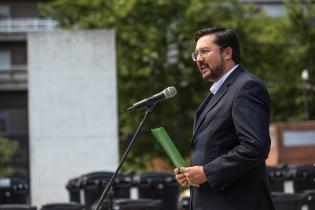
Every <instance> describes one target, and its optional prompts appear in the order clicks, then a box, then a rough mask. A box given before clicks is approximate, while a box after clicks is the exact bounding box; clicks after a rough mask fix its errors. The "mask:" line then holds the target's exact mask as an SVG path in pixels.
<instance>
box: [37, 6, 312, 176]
mask: <svg viewBox="0 0 315 210" xmlns="http://www.w3.org/2000/svg"><path fill="white" fill-rule="evenodd" d="M301 7H303V5H301V4H293V3H292V4H288V6H287V8H288V14H289V15H288V17H269V16H267V15H266V14H265V13H264V12H259V11H257V10H256V9H255V7H254V6H253V5H252V4H244V3H240V2H239V1H237V0H232V1H227V0H224V1H222V0H211V1H210V0H174V1H169V0H106V1H104V0H78V1H70V0H55V1H53V2H52V3H50V4H48V5H46V6H44V7H43V9H42V10H43V14H45V15H47V16H50V17H53V18H55V19H56V20H58V22H59V23H60V25H61V26H62V27H64V28H81V29H86V28H90V29H91V28H114V29H115V30H116V37H117V63H118V93H119V136H120V140H121V142H122V145H125V144H127V143H128V142H129V140H130V138H131V136H132V134H133V132H134V130H135V129H136V126H137V124H138V122H139V121H140V119H141V117H142V115H143V114H144V112H141V111H139V112H133V113H128V112H126V108H127V107H128V106H129V105H131V104H132V103H134V102H136V101H138V100H140V99H143V98H145V97H147V96H150V95H151V94H154V93H156V92H157V91H158V90H162V89H164V88H165V87H167V86H170V85H174V86H175V87H176V88H177V90H178V95H177V96H176V97H175V98H173V99H171V100H167V101H165V102H163V105H160V104H158V105H157V106H156V107H155V110H154V112H153V113H152V115H151V116H150V118H149V120H148V121H147V122H146V125H145V128H144V129H143V132H142V133H141V135H140V138H139V139H138V140H137V142H136V145H135V147H134V148H133V149H132V152H131V154H130V156H129V158H128V163H127V164H125V165H132V167H134V168H136V169H139V170H140V169H143V168H144V167H145V164H144V163H145V162H147V160H150V158H151V156H153V155H161V156H165V154H164V152H163V151H162V149H161V147H160V145H158V143H156V142H155V141H154V139H153V137H152V135H151V134H150V132H149V128H154V127H158V126H165V127H166V129H167V130H168V131H169V133H170V134H171V135H172V136H173V138H174V140H175V143H176V144H177V145H178V146H179V149H180V151H181V152H183V153H184V154H186V155H187V156H189V146H188V145H189V144H190V138H191V132H192V131H191V127H192V123H193V116H194V110H195V109H196V108H197V107H198V105H199V103H200V102H201V100H202V99H203V98H204V97H205V96H206V95H207V90H208V88H209V87H210V85H209V84H208V83H207V82H203V81H202V79H201V75H200V73H199V71H198V69H197V68H196V66H195V63H194V62H193V61H192V60H191V58H190V54H191V52H192V51H193V50H194V45H195V43H194V41H193V38H194V37H193V36H194V33H195V31H197V30H198V29H200V28H203V27H209V26H224V27H228V28H231V29H233V30H235V31H236V32H237V33H238V35H239V37H240V41H241V43H242V53H243V60H242V64H244V66H245V67H246V68H248V70H250V71H251V72H253V73H254V74H257V75H258V76H259V77H261V78H262V79H263V80H264V81H265V82H266V84H267V86H268V89H269V91H270V93H271V97H272V101H273V103H272V105H273V114H272V119H273V120H294V119H301V113H303V110H302V109H301V108H300V105H301V103H300V101H301V99H300V97H299V95H300V89H299V88H298V85H299V83H300V82H301V81H300V80H299V78H300V76H299V75H300V71H301V70H302V69H304V68H308V69H309V70H311V71H312V72H314V69H311V68H314V65H312V64H313V63H312V62H314V61H313V60H312V59H311V55H314V40H315V38H314V36H313V35H311V36H310V34H313V32H314V27H313V28H312V27H311V26H310V24H311V23H310V22H309V18H310V14H314V13H311V12H312V11H311V10H310V9H309V10H307V11H306V14H305V13H302V14H301V10H300V9H299V8H301ZM303 12H304V10H303ZM296 25H298V27H299V29H300V28H303V29H304V31H303V34H300V33H299V31H297V32H296V31H294V29H295V28H296ZM301 30H302V29H301ZM293 31H294V32H293ZM291 34H295V35H294V36H291ZM304 36H308V39H307V42H308V43H309V44H307V45H305V43H304V42H306V40H304ZM306 46H307V47H306ZM304 48H305V49H304ZM301 59H302V60H301ZM305 62H307V63H308V65H307V66H305V64H306V63H305ZM312 100H313V99H312ZM292 110H295V111H292ZM312 113H313V115H312V116H314V114H315V113H314V110H313V111H312ZM122 148H124V147H122Z"/></svg>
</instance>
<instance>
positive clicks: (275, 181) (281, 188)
mask: <svg viewBox="0 0 315 210" xmlns="http://www.w3.org/2000/svg"><path fill="white" fill-rule="evenodd" d="M267 173H268V177H269V183H270V187H271V191H273V192H285V183H288V182H292V188H293V191H294V192H297V193H298V192H303V191H306V190H312V189H315V167H314V166H313V165H311V164H305V165H296V166H294V165H290V166H288V165H286V164H283V165H278V166H276V167H268V168H267Z"/></svg>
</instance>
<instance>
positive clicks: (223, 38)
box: [195, 27, 241, 64]
mask: <svg viewBox="0 0 315 210" xmlns="http://www.w3.org/2000/svg"><path fill="white" fill-rule="evenodd" d="M210 34H214V35H215V37H216V38H215V40H214V43H216V44H217V45H219V46H220V47H221V48H226V47H231V48H232V59H233V61H234V62H235V63H236V64H239V63H240V62H241V48H240V42H239V40H238V38H237V35H236V34H235V32H233V31H232V30H230V29H226V28H223V27H213V28H205V29H201V30H199V31H197V32H196V34H195V41H196V42H197V41H198V40H199V39H200V38H201V37H203V36H206V35H210Z"/></svg>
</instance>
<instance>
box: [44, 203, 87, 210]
mask: <svg viewBox="0 0 315 210" xmlns="http://www.w3.org/2000/svg"><path fill="white" fill-rule="evenodd" d="M82 209H83V206H82V205H81V204H79V203H76V202H71V203H49V204H45V205H43V206H42V208H41V210H82Z"/></svg>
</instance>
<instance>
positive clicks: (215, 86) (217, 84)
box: [210, 64, 239, 95]
mask: <svg viewBox="0 0 315 210" xmlns="http://www.w3.org/2000/svg"><path fill="white" fill-rule="evenodd" d="M238 66H239V64H237V65H235V66H234V67H233V68H232V69H230V70H229V71H228V72H226V73H225V74H224V75H223V77H221V79H219V80H218V81H216V82H215V83H213V85H212V86H211V88H210V91H211V93H213V95H214V94H216V92H218V90H219V89H220V87H221V86H222V84H223V82H224V81H225V80H226V79H227V78H228V76H229V75H230V74H231V73H232V72H233V71H234V70H235V69H236V68H237V67H238Z"/></svg>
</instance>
